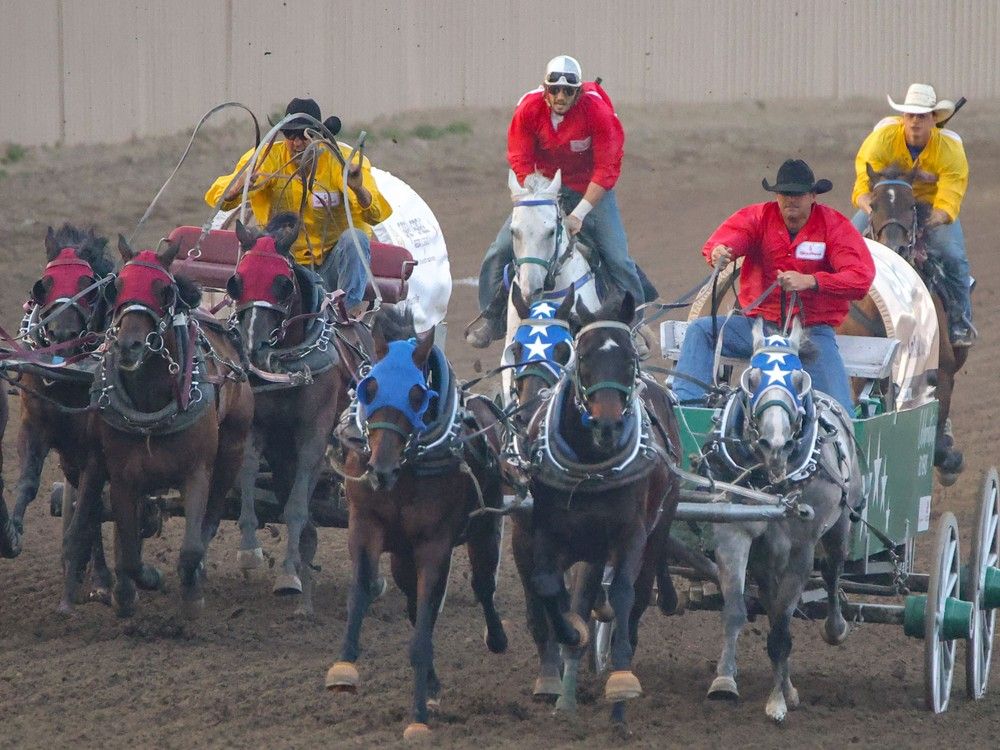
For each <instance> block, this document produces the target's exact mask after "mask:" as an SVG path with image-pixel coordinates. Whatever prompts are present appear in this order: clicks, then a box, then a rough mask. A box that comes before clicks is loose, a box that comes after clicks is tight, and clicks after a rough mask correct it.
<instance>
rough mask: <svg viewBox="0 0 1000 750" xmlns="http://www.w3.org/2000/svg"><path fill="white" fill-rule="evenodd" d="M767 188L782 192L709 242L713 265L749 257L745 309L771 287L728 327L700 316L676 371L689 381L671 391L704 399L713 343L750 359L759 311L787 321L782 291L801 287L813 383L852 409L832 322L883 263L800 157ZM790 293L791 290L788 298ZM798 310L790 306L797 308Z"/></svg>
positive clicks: (738, 216) (744, 270) (740, 214)
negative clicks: (718, 339)
mask: <svg viewBox="0 0 1000 750" xmlns="http://www.w3.org/2000/svg"><path fill="white" fill-rule="evenodd" d="M762 184H763V186H764V189H765V190H769V191H771V192H774V193H777V196H776V199H775V200H773V201H769V202H767V203H757V204H754V205H752V206H747V207H746V208H743V209H740V210H739V211H737V212H736V213H734V214H733V215H732V216H730V217H729V218H728V219H726V220H725V221H724V222H723V223H722V225H721V226H719V228H718V229H716V230H715V231H714V232H713V233H712V236H711V237H709V238H708V241H707V242H706V243H705V245H704V247H703V248H702V255H704V256H705V259H706V260H707V261H708V262H709V264H710V265H714V266H719V264H720V263H721V264H722V265H723V266H724V265H725V264H726V263H728V262H729V261H731V260H734V259H735V258H743V266H742V267H741V268H740V294H739V300H740V305H741V306H742V307H746V306H747V305H750V304H752V303H753V302H754V301H755V300H757V299H758V298H759V297H760V296H761V295H762V294H763V293H764V292H765V291H766V290H767V289H768V288H770V287H771V286H772V285H775V284H776V286H775V287H774V289H773V290H772V291H771V293H770V294H769V295H768V296H767V297H766V298H765V299H764V300H763V301H762V302H760V303H759V304H758V305H757V306H756V307H754V308H752V309H750V310H746V311H745V313H746V314H745V316H743V315H739V316H733V317H731V318H730V319H729V320H728V322H726V323H725V326H724V327H723V319H722V318H721V317H720V318H719V319H718V320H717V321H716V323H715V324H714V325H713V323H712V318H711V317H706V318H699V319H698V320H695V321H693V322H692V323H691V325H689V326H688V328H687V332H686V333H685V335H684V346H683V347H682V349H681V355H680V360H679V361H678V363H677V372H678V373H679V374H681V375H686V376H688V378H691V379H688V378H683V377H678V378H676V379H675V380H674V384H673V390H674V393H675V395H676V396H677V398H678V399H680V400H681V401H682V402H687V401H696V400H698V399H700V398H701V397H702V396H704V388H703V387H702V386H701V385H700V384H699V383H698V382H695V381H700V382H701V383H707V382H710V381H711V380H712V366H713V363H714V350H715V341H714V340H713V337H712V335H713V330H714V331H718V332H719V335H721V336H722V354H723V356H726V357H741V358H746V359H749V357H750V355H751V354H752V353H753V352H752V348H753V344H752V341H753V337H752V328H753V318H755V317H761V318H763V319H764V320H766V321H768V322H769V323H771V324H774V325H776V326H780V325H781V324H782V320H781V299H782V295H787V294H788V293H789V292H797V293H798V296H799V306H798V308H797V309H796V310H794V311H796V312H798V314H799V315H800V316H801V318H802V323H803V324H804V325H805V330H806V332H807V333H808V336H809V339H810V341H812V343H813V344H814V345H815V348H816V352H817V356H816V357H815V359H814V360H812V361H810V360H804V361H803V366H804V368H805V370H806V372H808V373H809V375H810V376H811V377H812V383H813V387H814V388H816V389H817V390H820V391H823V392H824V393H827V394H828V395H830V396H833V397H834V398H835V399H836V400H837V401H839V402H840V403H841V405H843V406H844V408H845V409H846V410H847V412H848V413H849V414H850V413H853V404H852V400H851V390H850V384H849V381H848V378H847V373H846V371H845V370H844V361H843V359H842V358H841V356H840V350H839V349H838V348H837V339H836V336H835V335H834V327H836V326H838V325H840V323H841V322H842V321H843V320H844V318H845V317H846V316H847V312H848V309H849V307H850V302H851V300H857V299H861V298H862V297H864V296H865V295H866V294H867V293H868V290H869V288H870V287H871V283H872V280H873V279H874V278H875V264H874V262H873V261H872V257H871V253H870V252H869V250H868V247H867V246H866V245H865V241H864V239H863V238H862V237H861V233H860V232H858V230H857V229H855V228H854V225H853V224H851V222H850V220H849V219H848V218H847V217H846V216H844V215H843V214H841V213H839V212H838V211H835V210H834V209H832V208H830V207H829V206H824V205H821V204H819V203H817V202H816V196H817V195H818V194H820V193H825V192H827V191H829V190H830V189H832V187H833V185H832V184H831V183H830V181H829V180H819V181H817V180H816V179H815V178H814V177H813V172H812V170H811V169H810V168H809V165H808V164H806V163H805V162H804V161H802V160H801V159H789V160H787V161H786V162H785V163H784V164H782V165H781V167H780V169H778V179H777V180H776V184H774V185H771V184H769V183H768V182H767V180H764V181H763V182H762ZM786 299H787V297H786ZM791 312H793V310H789V313H791Z"/></svg>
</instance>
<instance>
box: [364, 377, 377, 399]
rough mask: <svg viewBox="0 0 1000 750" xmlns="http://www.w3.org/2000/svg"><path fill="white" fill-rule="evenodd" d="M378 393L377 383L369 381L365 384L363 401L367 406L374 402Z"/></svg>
mask: <svg viewBox="0 0 1000 750" xmlns="http://www.w3.org/2000/svg"><path fill="white" fill-rule="evenodd" d="M376 393H378V381H377V380H369V381H368V382H367V383H365V401H367V402H368V403H369V404H370V403H371V402H372V401H374V400H375V394H376Z"/></svg>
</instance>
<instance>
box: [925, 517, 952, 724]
mask: <svg viewBox="0 0 1000 750" xmlns="http://www.w3.org/2000/svg"><path fill="white" fill-rule="evenodd" d="M934 561H935V562H934V567H933V569H932V570H931V574H930V582H929V585H928V588H927V605H926V608H925V610H924V702H925V703H926V705H927V708H929V709H930V710H931V711H933V712H934V713H936V714H939V713H941V712H942V711H944V710H945V709H947V708H948V699H949V698H950V696H951V678H952V676H953V675H954V673H955V641H954V640H946V639H945V606H946V605H947V603H948V599H949V598H958V595H959V579H960V578H961V565H960V560H959V554H958V522H957V521H956V520H955V516H954V514H953V513H950V512H949V513H945V514H944V515H943V516H941V521H940V523H939V525H938V536H937V545H936V546H935V553H934Z"/></svg>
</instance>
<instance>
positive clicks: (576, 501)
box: [512, 294, 680, 730]
mask: <svg viewBox="0 0 1000 750" xmlns="http://www.w3.org/2000/svg"><path fill="white" fill-rule="evenodd" d="M578 314H579V315H580V323H581V324H582V327H580V328H579V330H578V331H576V332H575V351H576V361H575V363H574V365H573V366H572V367H570V368H569V369H568V370H567V373H566V376H565V377H563V378H562V379H561V380H560V381H559V383H558V384H557V385H556V386H555V388H554V389H553V392H552V395H551V396H550V397H549V399H548V400H547V401H546V402H545V403H543V404H542V406H541V407H540V408H539V409H538V411H537V412H536V413H535V415H534V417H533V418H532V420H531V424H530V427H529V429H528V445H527V452H526V454H525V456H526V458H527V461H528V463H529V465H528V467H527V471H528V473H529V475H530V476H531V484H530V489H531V494H532V497H533V498H534V505H533V508H532V511H531V516H530V519H521V520H519V522H518V523H517V524H516V525H515V532H514V536H513V539H512V542H513V547H514V557H515V561H516V562H517V566H518V571H519V573H520V574H521V579H522V583H523V585H524V589H525V597H526V599H527V601H528V612H529V624H530V625H531V630H532V634H533V636H534V637H535V640H536V644H537V646H538V649H539V655H540V657H541V658H542V661H543V673H542V675H541V678H549V679H551V678H552V677H553V676H554V675H547V674H546V673H545V671H544V670H545V660H546V658H548V657H550V656H551V654H550V653H548V652H549V651H551V646H550V645H549V644H548V642H547V641H548V638H549V633H550V632H551V635H552V636H554V638H555V640H556V641H558V642H559V643H560V644H562V646H563V661H564V668H563V675H562V684H561V687H560V693H561V695H560V700H559V701H558V702H557V704H556V706H557V708H558V709H561V710H568V711H572V710H574V709H575V708H576V677H577V670H578V668H579V661H580V657H581V655H582V647H583V646H585V645H586V640H587V631H588V629H587V626H586V624H585V619H586V618H588V617H589V616H590V612H591V610H592V609H593V607H594V605H595V604H597V592H598V589H599V584H600V576H599V575H596V574H597V573H599V572H601V571H603V570H604V567H605V566H606V565H610V566H611V567H612V568H613V569H614V574H613V579H612V581H611V584H610V587H609V589H608V594H607V597H608V604H609V605H610V607H611V609H612V610H613V612H614V619H615V621H616V623H618V627H617V629H616V631H615V635H614V638H613V641H612V646H611V667H612V669H613V671H612V673H611V675H610V676H609V678H608V681H607V684H606V686H605V698H606V699H607V700H609V701H611V702H612V703H613V704H614V707H613V709H612V720H613V721H614V722H615V724H616V725H617V726H618V727H619V728H621V729H622V730H624V729H625V701H626V700H627V699H630V698H635V697H638V696H639V695H641V693H642V688H641V686H640V683H639V680H638V679H637V678H636V676H635V675H634V674H633V673H632V670H631V664H632V656H633V653H634V650H635V648H636V645H637V643H638V624H639V618H640V616H641V615H642V613H643V612H644V611H645V609H646V607H647V606H648V604H649V602H650V601H651V598H652V590H653V582H654V579H655V580H656V581H657V582H658V583H659V586H660V589H661V607H663V608H664V609H667V610H670V609H672V608H673V602H674V601H675V600H674V597H673V596H671V594H672V592H673V587H672V584H671V582H670V576H669V573H668V570H667V559H666V551H667V538H668V536H669V530H670V521H671V519H672V517H673V513H674V510H675V508H676V505H677V502H678V499H679V484H678V482H677V479H676V477H674V476H673V475H672V474H671V473H670V472H669V470H668V462H669V461H676V460H677V456H676V451H677V450H678V447H679V445H680V443H679V438H678V433H677V426H676V419H675V417H674V413H673V409H672V407H671V405H670V403H669V400H668V398H667V395H666V393H665V392H664V391H663V390H662V389H661V388H660V387H659V386H657V385H656V384H655V383H653V382H651V381H646V380H644V379H642V377H641V375H640V373H639V365H638V358H637V356H636V352H635V349H634V347H633V344H632V336H631V327H630V323H631V322H632V320H633V318H634V315H635V308H634V303H633V301H632V298H631V296H630V295H627V294H626V295H625V297H624V299H623V300H610V301H608V302H607V303H605V304H604V305H603V306H602V307H601V309H600V310H599V311H598V313H597V315H596V316H595V315H592V314H590V313H589V312H587V311H579V313H578ZM640 391H641V392H642V395H641V397H640V393H639V392H640ZM576 562H585V563H587V564H588V565H589V566H590V567H589V568H588V570H589V571H590V574H587V573H584V575H583V577H582V579H579V578H578V582H579V584H580V585H579V586H577V587H576V591H574V596H573V600H572V602H571V601H570V597H569V593H568V592H567V590H566V586H565V579H564V575H565V573H566V571H567V570H568V569H569V567H570V566H571V565H572V564H574V563H576ZM533 613H534V616H533ZM538 613H544V620H545V622H540V621H539V616H538ZM549 628H551V631H550V630H549ZM536 687H537V686H536Z"/></svg>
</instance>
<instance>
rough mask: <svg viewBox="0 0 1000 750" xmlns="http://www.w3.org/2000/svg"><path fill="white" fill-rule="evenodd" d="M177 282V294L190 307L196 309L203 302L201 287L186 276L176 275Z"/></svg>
mask: <svg viewBox="0 0 1000 750" xmlns="http://www.w3.org/2000/svg"><path fill="white" fill-rule="evenodd" d="M174 281H175V282H177V296H178V297H179V298H180V300H181V302H183V303H184V305H185V306H187V307H188V308H189V309H191V310H194V309H195V308H196V307H198V305H200V304H201V287H200V286H198V285H197V284H196V283H195V282H193V281H192V280H191V279H189V278H187V277H186V276H176V275H175V276H174Z"/></svg>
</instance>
